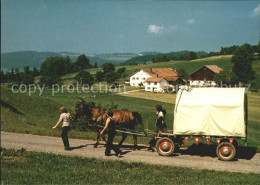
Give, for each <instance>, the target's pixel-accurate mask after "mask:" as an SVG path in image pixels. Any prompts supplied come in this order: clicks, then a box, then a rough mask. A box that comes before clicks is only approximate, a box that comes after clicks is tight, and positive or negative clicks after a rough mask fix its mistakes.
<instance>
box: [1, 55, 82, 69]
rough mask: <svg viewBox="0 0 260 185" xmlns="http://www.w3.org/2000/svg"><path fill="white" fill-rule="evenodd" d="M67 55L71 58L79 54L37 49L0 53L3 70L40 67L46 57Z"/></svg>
mask: <svg viewBox="0 0 260 185" xmlns="http://www.w3.org/2000/svg"><path fill="white" fill-rule="evenodd" d="M52 56H60V57H65V56H69V57H70V58H71V60H73V59H75V58H77V57H78V56H79V54H78V53H72V52H48V51H46V52H45V51H44V52H38V51H17V52H10V53H1V68H2V70H3V71H7V70H10V69H11V68H12V67H13V68H18V69H23V67H25V66H30V67H31V68H32V67H36V68H40V66H41V63H42V62H43V61H44V60H45V59H46V58H48V57H52Z"/></svg>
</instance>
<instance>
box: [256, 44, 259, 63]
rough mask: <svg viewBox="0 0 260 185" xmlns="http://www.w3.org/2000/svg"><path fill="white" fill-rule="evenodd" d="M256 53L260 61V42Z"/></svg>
mask: <svg viewBox="0 0 260 185" xmlns="http://www.w3.org/2000/svg"><path fill="white" fill-rule="evenodd" d="M256 52H257V53H258V59H259V60H260V40H259V41H258V44H257V46H256Z"/></svg>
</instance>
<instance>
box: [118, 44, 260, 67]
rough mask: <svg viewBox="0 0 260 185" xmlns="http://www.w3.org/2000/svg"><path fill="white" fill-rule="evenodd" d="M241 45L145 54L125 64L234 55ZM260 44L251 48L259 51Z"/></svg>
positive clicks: (256, 51)
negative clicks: (197, 50) (207, 50)
mask: <svg viewBox="0 0 260 185" xmlns="http://www.w3.org/2000/svg"><path fill="white" fill-rule="evenodd" d="M239 47H240V46H237V45H234V46H230V47H221V49H220V51H219V52H213V51H212V52H209V53H206V52H202V51H201V52H195V51H180V52H170V53H159V54H148V55H144V56H136V57H133V58H131V59H129V60H127V61H126V62H124V63H123V65H139V64H146V63H147V62H153V63H158V62H167V61H171V60H172V61H176V60H178V61H188V60H195V59H198V58H206V57H211V56H219V55H234V54H235V53H236V50H237V49H239ZM259 48H260V45H259V43H258V45H250V50H251V51H252V52H253V53H259Z"/></svg>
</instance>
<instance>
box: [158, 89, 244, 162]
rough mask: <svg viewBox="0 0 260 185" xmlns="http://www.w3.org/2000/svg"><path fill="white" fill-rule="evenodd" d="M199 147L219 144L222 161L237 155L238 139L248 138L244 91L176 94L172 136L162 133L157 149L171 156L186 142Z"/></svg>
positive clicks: (190, 90) (182, 90) (183, 92)
mask: <svg viewBox="0 0 260 185" xmlns="http://www.w3.org/2000/svg"><path fill="white" fill-rule="evenodd" d="M188 137H192V138H194V139H195V143H196V144H198V142H199V140H200V138H205V139H206V141H207V143H208V144H209V143H210V142H211V141H212V140H215V141H216V143H217V144H218V146H217V148H216V154H217V156H218V157H219V158H220V159H221V160H232V159H233V158H234V157H235V155H236V147H237V141H236V140H237V139H246V138H247V96H246V89H245V88H187V87H186V88H181V89H180V90H179V92H178V94H177V98H176V103H175V108H174V121H173V131H172V133H161V135H160V138H158V140H157V143H156V149H157V151H158V153H159V154H161V155H171V154H172V153H173V152H174V150H175V147H176V146H177V147H179V146H180V145H181V144H182V141H183V140H184V139H187V138H188Z"/></svg>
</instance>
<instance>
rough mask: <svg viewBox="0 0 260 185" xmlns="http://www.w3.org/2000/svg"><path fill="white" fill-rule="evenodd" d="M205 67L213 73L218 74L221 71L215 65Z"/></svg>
mask: <svg viewBox="0 0 260 185" xmlns="http://www.w3.org/2000/svg"><path fill="white" fill-rule="evenodd" d="M205 67H207V68H208V69H210V70H211V71H213V72H214V73H220V71H222V69H221V68H220V67H218V66H217V65H205Z"/></svg>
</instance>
